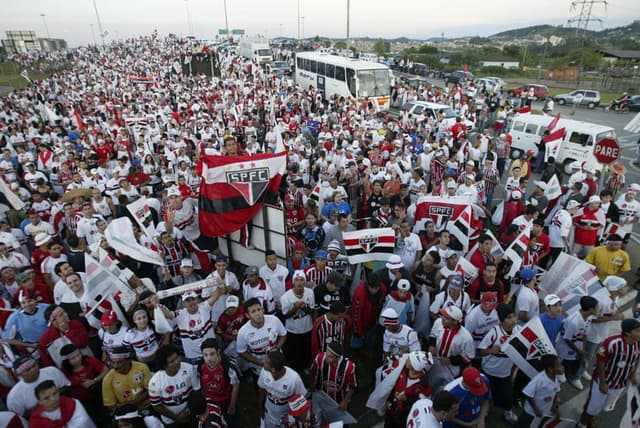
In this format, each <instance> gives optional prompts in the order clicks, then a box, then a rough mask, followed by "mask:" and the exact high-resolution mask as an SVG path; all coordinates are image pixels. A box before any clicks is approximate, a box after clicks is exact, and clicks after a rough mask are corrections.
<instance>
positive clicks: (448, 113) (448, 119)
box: [401, 101, 475, 132]
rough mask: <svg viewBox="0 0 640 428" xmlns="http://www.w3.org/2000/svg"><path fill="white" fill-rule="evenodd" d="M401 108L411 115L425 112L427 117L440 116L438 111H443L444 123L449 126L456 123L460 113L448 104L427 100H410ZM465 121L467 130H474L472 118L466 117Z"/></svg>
mask: <svg viewBox="0 0 640 428" xmlns="http://www.w3.org/2000/svg"><path fill="white" fill-rule="evenodd" d="M401 110H406V111H407V112H408V113H409V114H410V115H419V114H423V115H425V116H426V117H433V118H436V117H438V112H442V114H443V115H444V123H445V124H446V126H447V127H451V126H453V125H454V124H455V123H456V118H457V117H458V115H457V114H456V112H455V111H454V110H453V109H452V108H451V106H448V105H446V104H437V103H429V102H426V101H409V102H408V103H406V104H404V105H403V106H402V107H401ZM463 123H464V124H465V125H466V126H467V131H469V132H471V131H473V130H474V127H475V124H474V123H473V122H471V121H470V120H467V119H464V120H463Z"/></svg>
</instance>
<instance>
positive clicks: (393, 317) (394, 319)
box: [381, 308, 399, 325]
mask: <svg viewBox="0 0 640 428" xmlns="http://www.w3.org/2000/svg"><path fill="white" fill-rule="evenodd" d="M381 316H382V325H398V324H399V321H398V313H397V312H396V311H395V309H393V308H387V309H385V310H384V311H382V314H381Z"/></svg>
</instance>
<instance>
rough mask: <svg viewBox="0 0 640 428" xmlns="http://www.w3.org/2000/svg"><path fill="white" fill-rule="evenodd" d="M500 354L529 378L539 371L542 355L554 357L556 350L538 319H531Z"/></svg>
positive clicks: (507, 342)
mask: <svg viewBox="0 0 640 428" xmlns="http://www.w3.org/2000/svg"><path fill="white" fill-rule="evenodd" d="M502 352H503V353H504V354H506V355H507V356H508V357H509V358H510V359H511V361H513V362H514V363H515V365H516V366H518V368H519V369H520V370H522V371H523V372H524V373H525V374H526V375H527V376H529V377H530V378H533V377H534V376H535V375H537V374H538V372H539V371H540V365H539V363H540V358H542V356H543V355H547V354H553V355H556V350H555V348H554V347H553V344H552V343H551V340H549V336H547V332H546V331H545V330H544V327H543V326H542V322H541V321H540V317H535V318H533V319H531V320H530V321H529V322H528V323H526V324H525V325H524V326H522V328H521V329H519V330H517V331H516V332H514V333H513V334H512V335H511V337H509V340H507V341H506V342H505V343H504V344H503V345H502Z"/></svg>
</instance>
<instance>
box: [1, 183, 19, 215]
mask: <svg viewBox="0 0 640 428" xmlns="http://www.w3.org/2000/svg"><path fill="white" fill-rule="evenodd" d="M0 192H2V194H3V195H4V196H5V198H7V201H8V202H9V204H10V205H11V206H12V207H13V209H14V210H21V209H23V208H24V202H22V199H20V198H19V197H18V195H16V194H15V193H13V192H12V191H11V189H9V186H7V183H5V181H4V180H2V179H0Z"/></svg>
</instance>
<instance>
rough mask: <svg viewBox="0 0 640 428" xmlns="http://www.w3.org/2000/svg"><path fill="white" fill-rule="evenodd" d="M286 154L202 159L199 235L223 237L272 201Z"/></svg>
mask: <svg viewBox="0 0 640 428" xmlns="http://www.w3.org/2000/svg"><path fill="white" fill-rule="evenodd" d="M286 160H287V155H286V153H278V154H276V155H271V154H260V155H253V156H246V155H243V156H208V155H204V156H203V157H202V178H203V180H202V183H201V184H200V200H199V208H200V212H199V219H200V232H201V233H202V234H203V235H205V236H211V237H217V236H225V235H228V234H229V233H232V232H235V231H236V230H239V229H241V228H242V227H243V226H245V225H246V224H247V223H248V222H249V220H251V219H252V218H253V217H254V216H255V215H256V214H257V213H258V211H259V210H260V208H262V203H263V202H269V201H273V202H274V203H275V202H276V195H277V193H278V188H279V187H280V180H281V179H282V174H284V171H285V168H286Z"/></svg>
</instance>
